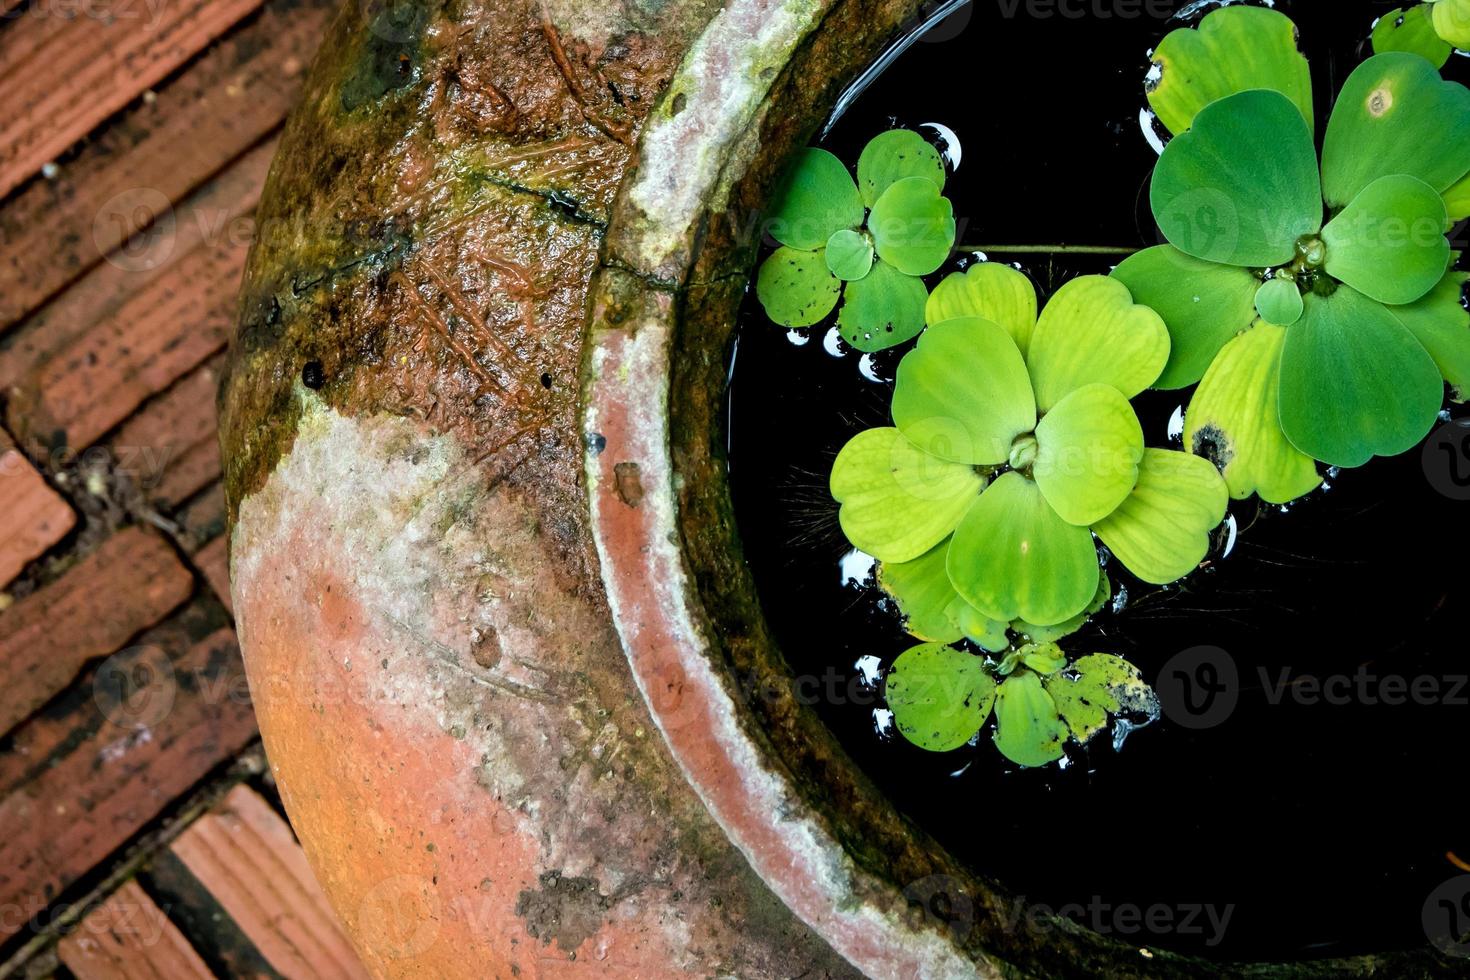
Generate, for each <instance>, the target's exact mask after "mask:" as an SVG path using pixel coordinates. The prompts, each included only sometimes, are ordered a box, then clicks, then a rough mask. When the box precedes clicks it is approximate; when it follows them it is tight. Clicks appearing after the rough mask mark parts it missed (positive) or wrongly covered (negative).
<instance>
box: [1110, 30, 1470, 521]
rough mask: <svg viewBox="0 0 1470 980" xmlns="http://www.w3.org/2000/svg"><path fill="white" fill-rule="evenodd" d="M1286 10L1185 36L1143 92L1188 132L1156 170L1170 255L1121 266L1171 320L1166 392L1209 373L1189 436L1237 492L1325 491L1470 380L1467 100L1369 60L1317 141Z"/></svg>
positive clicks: (1391, 56) (1135, 288) (1140, 294)
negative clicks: (1334, 472) (1459, 252)
mask: <svg viewBox="0 0 1470 980" xmlns="http://www.w3.org/2000/svg"><path fill="white" fill-rule="evenodd" d="M1294 39H1295V28H1294V26H1293V25H1292V24H1291V21H1290V20H1289V19H1287V18H1286V17H1285V16H1283V15H1281V14H1279V13H1276V12H1275V11H1270V10H1265V9H1261V8H1253V7H1228V8H1224V9H1221V10H1217V11H1215V12H1213V13H1211V14H1210V15H1209V16H1207V17H1206V18H1205V19H1204V21H1203V22H1202V23H1201V24H1200V26H1199V28H1198V29H1196V30H1192V29H1183V30H1179V31H1175V32H1173V33H1171V34H1170V35H1169V36H1168V37H1167V38H1165V40H1164V42H1163V43H1162V44H1161V45H1160V47H1159V49H1158V52H1157V53H1156V56H1155V62H1156V63H1155V66H1154V71H1153V73H1151V75H1150V78H1149V81H1148V83H1147V86H1146V88H1147V89H1148V94H1149V99H1150V102H1151V104H1152V105H1153V107H1154V110H1155V112H1156V114H1157V116H1158V118H1159V120H1160V121H1161V122H1162V123H1163V124H1164V125H1165V126H1166V127H1168V128H1169V129H1170V130H1171V131H1172V132H1173V133H1174V134H1175V136H1174V139H1173V140H1172V141H1171V142H1170V143H1169V145H1168V146H1167V147H1166V148H1165V150H1164V153H1163V155H1162V157H1161V158H1160V160H1159V165H1158V168H1157V170H1156V171H1155V174H1154V178H1153V184H1152V189H1151V195H1150V198H1151V205H1152V210H1153V214H1154V218H1155V220H1156V221H1157V223H1158V225H1159V228H1160V229H1161V231H1162V232H1163V235H1164V237H1165V238H1166V239H1167V241H1168V242H1169V244H1168V245H1163V246H1159V247H1156V248H1151V249H1147V250H1145V251H1143V252H1141V253H1139V254H1137V255H1135V256H1132V257H1130V258H1129V259H1128V260H1127V261H1125V262H1123V263H1122V264H1121V265H1120V266H1119V267H1118V268H1117V269H1116V270H1115V271H1114V273H1113V275H1114V276H1115V277H1116V278H1117V279H1118V280H1119V281H1121V282H1123V283H1124V284H1125V285H1127V286H1128V288H1129V289H1130V290H1131V292H1132V294H1133V296H1134V298H1135V299H1136V300H1137V301H1138V302H1140V303H1144V304H1147V305H1148V306H1151V307H1152V308H1153V309H1155V310H1157V311H1158V313H1159V314H1160V315H1161V316H1162V317H1163V320H1164V322H1165V323H1166V324H1167V326H1168V330H1169V334H1170V337H1171V350H1170V355H1169V360H1168V363H1167V364H1166V365H1165V367H1164V368H1163V371H1162V372H1161V375H1160V377H1159V378H1158V379H1157V381H1156V386H1157V387H1159V388H1166V389H1172V388H1183V387H1187V386H1189V385H1192V384H1194V383H1196V382H1199V389H1198V391H1197V392H1196V393H1195V395H1194V397H1193V399H1192V401H1191V403H1190V405H1189V409H1188V412H1187V414H1186V432H1185V436H1186V440H1187V445H1188V446H1189V447H1190V448H1192V449H1194V450H1195V451H1199V452H1206V453H1208V454H1209V455H1210V456H1211V457H1212V458H1213V459H1214V460H1215V461H1216V462H1217V463H1218V464H1219V465H1220V466H1221V468H1222V469H1223V471H1224V475H1225V479H1226V481H1227V483H1228V485H1229V487H1230V491H1231V493H1232V494H1233V495H1234V496H1236V497H1245V496H1249V495H1250V494H1252V493H1258V494H1259V495H1260V496H1261V497H1262V498H1263V499H1265V500H1267V501H1271V502H1285V501H1287V500H1291V499H1293V498H1295V497H1298V496H1300V495H1302V494H1304V493H1306V492H1308V491H1310V490H1312V489H1313V488H1315V487H1316V486H1317V485H1318V484H1319V483H1320V477H1319V475H1318V472H1317V468H1316V466H1315V463H1314V461H1315V460H1320V461H1322V462H1325V463H1328V464H1331V465H1336V466H1358V465H1361V464H1362V463H1365V462H1367V461H1368V460H1369V459H1370V458H1372V457H1373V456H1375V455H1379V456H1388V455H1394V454H1396V453H1400V452H1403V451H1405V450H1407V449H1409V448H1410V447H1412V446H1413V445H1415V444H1416V443H1418V442H1419V440H1420V439H1422V438H1423V436H1424V435H1425V434H1426V433H1427V432H1428V431H1429V429H1430V427H1431V426H1432V425H1433V423H1434V420H1435V418H1436V415H1437V413H1438V411H1439V409H1440V406H1441V404H1442V402H1443V398H1444V382H1445V381H1448V382H1449V383H1450V384H1451V385H1452V386H1453V387H1454V388H1455V389H1456V390H1459V389H1461V388H1464V387H1466V385H1467V384H1470V315H1467V314H1466V311H1465V310H1464V308H1463V306H1462V305H1461V302H1460V287H1461V285H1462V283H1463V282H1464V276H1463V274H1461V273H1459V272H1456V271H1454V270H1453V268H1452V265H1453V261H1452V260H1453V259H1454V258H1455V257H1454V256H1452V255H1451V252H1450V246H1449V243H1448V241H1447V240H1446V239H1445V236H1444V233H1445V231H1446V230H1447V228H1448V227H1449V226H1450V223H1451V222H1452V221H1453V220H1457V219H1459V218H1462V217H1464V216H1465V215H1466V213H1467V211H1470V206H1467V202H1466V201H1465V200H1464V194H1463V190H1462V187H1463V184H1464V180H1465V178H1466V176H1467V173H1470V91H1467V90H1466V89H1465V88H1464V86H1461V85H1458V84H1454V83H1450V82H1446V81H1444V80H1443V79H1442V78H1440V76H1439V74H1438V72H1437V71H1435V69H1434V67H1433V66H1432V65H1431V64H1430V63H1429V62H1428V61H1426V60H1425V59H1423V58H1421V57H1419V56H1417V55H1412V54H1406V53H1402V52H1396V53H1387V54H1379V55H1375V56H1374V57H1372V58H1370V59H1368V60H1367V61H1366V62H1364V63H1363V64H1362V65H1361V66H1360V67H1359V68H1358V69H1357V70H1356V71H1354V72H1353V73H1352V75H1351V76H1350V77H1349V78H1348V80H1347V81H1346V83H1345V84H1344V86H1343V88H1342V91H1341V93H1340V95H1339V97H1338V100H1337V103H1336V106H1335V108H1334V111H1333V113H1332V117H1331V120H1330V122H1329V124H1328V127H1327V131H1326V134H1325V136H1324V138H1323V146H1322V152H1321V157H1320V166H1319V162H1318V154H1317V152H1316V148H1315V144H1314V138H1313V122H1312V120H1313V118H1314V117H1313V113H1312V93H1311V82H1310V76H1309V75H1308V74H1307V70H1306V61H1305V59H1304V58H1303V57H1302V56H1301V55H1300V53H1299V52H1298V51H1297V50H1296V46H1295V40H1294Z"/></svg>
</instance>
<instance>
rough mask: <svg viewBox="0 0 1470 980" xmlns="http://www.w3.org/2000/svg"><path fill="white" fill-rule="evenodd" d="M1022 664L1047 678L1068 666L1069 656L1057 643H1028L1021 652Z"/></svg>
mask: <svg viewBox="0 0 1470 980" xmlns="http://www.w3.org/2000/svg"><path fill="white" fill-rule="evenodd" d="M1019 653H1020V655H1021V663H1023V664H1025V665H1026V666H1027V667H1029V668H1031V669H1032V670H1034V671H1036V673H1038V674H1040V675H1042V676H1043V677H1045V676H1046V675H1047V674H1055V673H1056V672H1057V671H1059V670H1061V669H1062V668H1063V667H1065V666H1067V655H1066V654H1065V653H1063V652H1062V648H1061V647H1059V646H1057V645H1056V644H1055V643H1028V644H1026V645H1025V646H1023V647H1022V648H1021V649H1020V651H1019Z"/></svg>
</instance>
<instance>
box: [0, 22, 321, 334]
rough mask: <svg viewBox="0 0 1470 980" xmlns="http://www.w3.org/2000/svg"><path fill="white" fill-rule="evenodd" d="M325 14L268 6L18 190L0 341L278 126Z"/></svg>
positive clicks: (0, 255) (3, 277)
mask: <svg viewBox="0 0 1470 980" xmlns="http://www.w3.org/2000/svg"><path fill="white" fill-rule="evenodd" d="M138 2H139V3H141V0H138ZM329 7H330V5H329V3H327V2H326V0H300V2H296V0H272V2H271V3H268V4H267V5H266V7H265V9H264V10H263V11H262V13H261V16H260V17H258V18H254V19H252V20H251V21H249V22H248V23H246V24H245V25H243V26H242V27H241V29H240V30H238V31H236V32H235V33H233V34H231V35H230V36H229V37H228V38H226V39H225V40H223V41H222V42H220V43H219V44H218V45H216V46H215V47H213V48H212V49H210V50H209V51H208V52H207V53H206V54H204V55H203V56H201V57H200V59H199V60H198V62H197V63H195V64H193V65H191V66H190V67H189V69H188V70H187V71H185V72H183V73H182V74H180V75H178V76H177V77H176V78H172V79H170V80H169V81H168V82H167V83H166V84H164V85H162V86H161V87H160V88H159V89H158V91H157V93H156V97H154V98H150V99H149V100H147V101H146V102H138V103H136V104H135V105H133V106H130V107H129V108H128V110H127V111H126V112H125V113H124V114H123V115H122V116H121V117H120V118H119V119H118V120H116V122H115V123H113V124H112V125H111V126H109V127H108V128H107V129H106V130H104V131H103V132H101V133H100V134H99V135H98V136H97V137H96V138H95V139H92V140H90V141H88V142H87V143H86V144H84V145H83V146H82V148H81V149H80V150H79V151H78V152H77V154H76V155H75V156H74V157H73V158H71V159H69V160H67V161H66V162H65V163H64V164H63V165H62V166H61V169H60V173H59V174H58V175H57V177H56V178H55V179H54V180H33V181H31V182H29V183H27V184H26V185H25V186H24V187H22V188H21V189H19V190H18V191H17V192H16V194H15V196H14V197H13V198H12V199H11V200H9V201H8V202H6V203H5V205H4V207H3V208H0V332H3V331H4V329H5V328H6V327H8V326H10V325H11V324H13V323H15V322H17V321H18V320H20V319H21V318H23V317H24V316H26V315H27V314H29V313H31V312H32V311H34V310H35V309H36V308H37V307H39V306H40V305H41V304H42V303H43V302H45V301H46V300H47V299H49V298H50V297H51V296H52V295H54V294H55V293H57V292H58V291H59V290H61V289H62V288H64V287H65V286H66V285H67V284H68V283H71V282H73V281H74V280H76V279H77V278H78V277H79V276H81V275H82V274H83V273H85V272H87V271H88V270H90V269H91V268H92V267H93V266H94V265H96V264H97V262H99V261H100V260H101V259H102V257H103V256H104V255H106V254H107V253H108V252H110V251H112V250H113V249H115V248H117V246H119V245H121V244H122V243H123V242H124V241H125V240H127V238H128V237H130V236H131V235H133V234H134V233H135V232H137V231H138V230H139V228H140V227H141V226H142V225H143V224H144V223H146V222H149V221H152V220H153V219H155V218H156V217H159V216H161V215H167V213H168V211H167V208H168V206H169V205H177V204H178V203H179V202H180V201H181V200H183V199H184V198H185V197H186V196H187V195H188V194H189V193H190V192H191V191H193V190H194V189H195V188H196V187H198V186H199V185H200V184H202V183H204V182H205V181H206V180H208V179H209V178H210V177H211V176H213V175H214V174H215V173H217V172H219V171H220V170H222V169H223V168H224V167H225V166H226V165H227V164H229V163H230V161H232V160H234V159H235V158H236V157H238V156H240V155H241V154H242V153H244V152H245V151H247V150H248V149H250V147H252V146H254V145H255V144H256V143H258V142H259V141H260V140H261V139H263V138H264V137H265V136H266V135H268V134H269V133H270V132H271V131H272V130H274V129H275V128H276V127H277V126H279V125H280V123H281V121H282V119H284V118H285V115H286V112H287V111H288V110H289V109H290V106H291V103H292V101H293V100H294V99H295V97H296V93H297V92H298V90H299V89H300V83H301V77H302V75H303V73H304V66H305V65H306V64H308V63H309V62H310V60H311V56H312V52H313V51H314V50H315V48H316V43H317V41H318V39H319V38H320V35H321V29H322V25H323V23H324V22H325V20H326V13H327V10H328V9H329ZM0 8H3V0H0Z"/></svg>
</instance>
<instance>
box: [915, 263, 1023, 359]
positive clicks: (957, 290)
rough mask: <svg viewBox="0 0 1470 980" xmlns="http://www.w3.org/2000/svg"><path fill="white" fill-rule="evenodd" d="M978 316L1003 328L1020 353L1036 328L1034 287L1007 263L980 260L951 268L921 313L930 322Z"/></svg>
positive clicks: (930, 295) (931, 294) (935, 288)
mask: <svg viewBox="0 0 1470 980" xmlns="http://www.w3.org/2000/svg"><path fill="white" fill-rule="evenodd" d="M962 316H978V317H981V318H983V319H986V320H990V321H991V322H993V323H998V324H1000V325H1001V326H1002V327H1005V328H1006V331H1007V332H1008V333H1009V334H1010V335H1011V339H1012V340H1014V341H1015V342H1016V346H1017V347H1019V348H1020V349H1021V354H1022V355H1023V356H1024V355H1025V353H1026V351H1027V349H1028V348H1029V346H1030V344H1031V333H1032V331H1033V330H1035V329H1036V287H1034V286H1032V285H1031V280H1030V279H1027V278H1026V277H1025V275H1023V274H1022V273H1020V272H1017V271H1016V270H1015V269H1013V268H1011V267H1010V266H1008V265H1002V264H1000V263H999V262H980V263H978V264H976V265H972V266H970V267H969V268H968V269H966V270H965V271H964V272H952V273H950V274H949V275H947V276H945V277H944V281H943V282H941V283H940V284H939V285H938V286H935V287H934V291H933V292H932V293H930V294H929V306H928V308H927V309H926V310H925V311H924V317H925V319H926V320H928V321H929V322H930V323H931V324H933V323H943V322H944V321H945V320H953V319H956V318H957V317H962Z"/></svg>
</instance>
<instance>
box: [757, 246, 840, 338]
mask: <svg viewBox="0 0 1470 980" xmlns="http://www.w3.org/2000/svg"><path fill="white" fill-rule="evenodd" d="M841 294H842V283H840V282H838V281H837V280H836V279H833V278H832V274H831V273H830V272H828V271H827V260H826V258H825V257H824V256H823V255H822V253H821V252H803V251H799V250H798V249H794V248H790V247H786V246H783V247H781V248H778V249H776V251H774V252H772V253H771V254H770V255H769V256H767V258H766V260H765V261H764V262H762V263H761V268H760V272H758V273H756V277H755V295H756V296H757V297H758V298H759V299H760V301H761V306H763V307H765V309H766V316H768V317H770V318H771V319H772V320H774V321H775V322H777V323H779V324H780V325H781V326H783V327H809V326H811V325H812V324H814V323H820V322H821V321H822V320H823V319H825V318H826V316H827V314H828V313H831V312H832V307H834V306H836V305H837V297H838V296H840V295H841Z"/></svg>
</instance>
